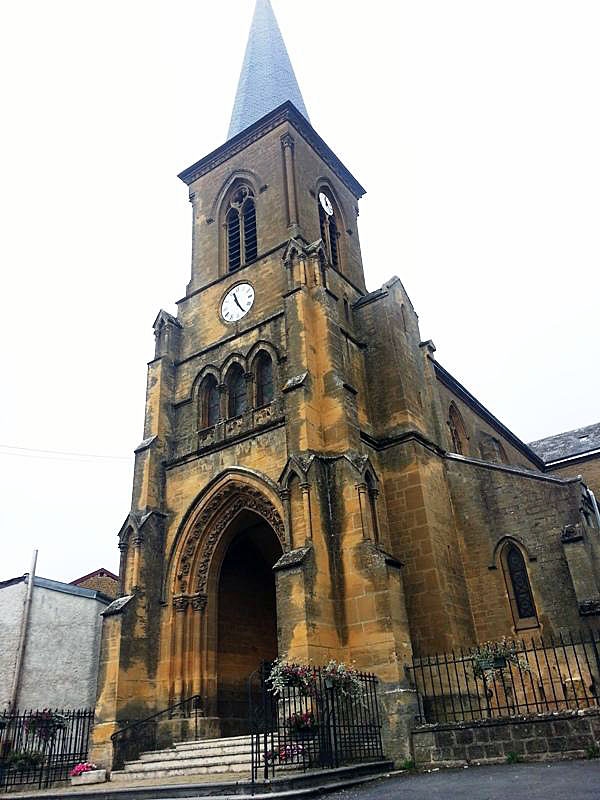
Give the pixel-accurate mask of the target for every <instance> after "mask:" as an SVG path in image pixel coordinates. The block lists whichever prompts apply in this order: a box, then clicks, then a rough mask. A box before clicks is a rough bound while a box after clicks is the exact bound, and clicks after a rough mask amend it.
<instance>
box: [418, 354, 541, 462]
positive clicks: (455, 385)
mask: <svg viewBox="0 0 600 800" xmlns="http://www.w3.org/2000/svg"><path fill="white" fill-rule="evenodd" d="M433 366H434V369H435V374H436V376H437V378H438V380H440V381H441V382H442V383H443V384H444V385H445V386H447V387H448V388H449V389H450V390H451V391H452V392H454V393H455V394H456V395H457V396H458V397H460V399H461V400H463V401H464V402H465V403H466V404H467V405H469V406H470V407H471V408H472V409H473V410H474V411H475V412H476V413H477V414H478V415H479V416H480V417H481V418H482V419H484V420H485V421H486V422H487V423H488V425H490V427H492V428H494V429H495V430H496V431H498V433H499V434H500V435H501V436H502V437H503V438H504V439H505V440H506V441H507V442H510V444H512V446H513V447H514V448H515V449H517V450H519V451H520V452H521V453H522V454H523V455H524V456H526V457H527V458H528V459H529V460H530V461H532V462H533V464H535V465H536V466H537V467H538V468H539V469H541V470H543V469H544V464H543V459H540V456H539V454H538V453H537V452H536V451H535V450H534V448H533V447H531V445H527V444H525V442H523V441H521V439H519V437H518V436H517V435H516V434H514V433H513V432H512V431H511V430H510V428H507V427H506V425H504V424H503V423H502V422H500V420H499V419H498V418H497V417H495V416H494V415H493V414H492V413H491V411H488V409H487V408H486V407H485V406H484V405H483V404H482V403H480V402H479V400H478V399H477V398H476V397H474V396H473V395H472V394H471V392H469V391H468V389H465V387H464V386H463V385H462V384H461V383H459V382H458V381H457V380H456V378H455V377H454V376H453V375H451V374H450V373H449V372H448V370H446V369H444V367H442V365H441V364H440V363H439V362H438V361H434V362H433Z"/></svg>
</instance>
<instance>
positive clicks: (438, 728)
mask: <svg viewBox="0 0 600 800" xmlns="http://www.w3.org/2000/svg"><path fill="white" fill-rule="evenodd" d="M598 742H600V709H598V708H594V709H587V710H582V711H562V712H559V713H554V714H540V715H537V716H534V717H531V716H530V717H517V718H514V719H489V720H481V721H480V722H469V723H454V724H449V723H443V724H438V725H422V726H419V727H418V728H416V729H415V730H413V732H412V746H413V754H414V760H415V763H416V764H417V766H437V767H441V766H444V767H455V766H463V765H465V764H497V763H504V762H505V761H506V760H507V758H508V759H513V758H514V759H518V760H523V761H544V760H550V759H557V758H583V757H586V756H587V755H588V751H590V750H591V749H593V748H595V747H597V746H598Z"/></svg>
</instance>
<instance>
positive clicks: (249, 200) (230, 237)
mask: <svg viewBox="0 0 600 800" xmlns="http://www.w3.org/2000/svg"><path fill="white" fill-rule="evenodd" d="M229 206H230V208H229V211H228V212H227V216H226V218H225V227H226V230H227V270H228V272H235V270H236V269H239V268H240V267H245V266H246V265H247V264H251V263H252V262H253V261H256V258H257V256H258V238H257V231H256V205H255V203H254V197H253V195H252V192H251V190H250V189H249V188H248V187H247V186H242V187H241V188H240V189H238V190H237V191H236V192H235V193H234V194H233V196H232V197H231V200H230V201H229Z"/></svg>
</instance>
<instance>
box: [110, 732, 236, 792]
mask: <svg viewBox="0 0 600 800" xmlns="http://www.w3.org/2000/svg"><path fill="white" fill-rule="evenodd" d="M250 770H251V737H250V736H231V737H228V738H225V739H202V740H201V741H197V742H181V743H179V744H176V745H174V746H173V747H170V748H169V749H168V750H155V751H153V752H149V753H141V754H140V757H139V759H138V760H137V761H128V762H127V763H126V764H125V767H124V769H122V770H119V771H117V772H113V773H112V774H111V777H110V779H111V781H114V782H115V783H129V782H131V781H138V780H145V779H150V780H151V779H157V778H175V777H179V776H185V775H214V776H215V777H216V776H219V780H221V779H224V780H225V779H227V778H230V779H231V780H240V778H241V777H244V778H247V777H249V775H250ZM240 773H241V774H240Z"/></svg>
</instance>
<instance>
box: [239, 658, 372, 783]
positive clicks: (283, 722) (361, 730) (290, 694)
mask: <svg viewBox="0 0 600 800" xmlns="http://www.w3.org/2000/svg"><path fill="white" fill-rule="evenodd" d="M270 671H271V664H270V663H269V662H266V663H265V664H263V665H262V666H261V667H260V669H259V670H257V671H256V672H254V673H253V674H252V675H251V676H250V679H249V706H250V731H251V734H252V782H253V783H254V782H255V781H256V780H257V779H259V777H262V778H263V779H264V780H268V779H269V778H271V777H273V776H274V775H275V774H276V772H279V771H282V770H284V771H285V770H307V769H319V768H320V769H331V768H334V767H338V766H340V765H342V764H353V763H359V762H366V761H376V760H380V759H383V758H384V754H383V745H382V741H381V722H380V716H379V705H378V699H377V684H378V681H377V678H376V677H375V675H372V674H370V673H365V672H361V673H358V675H357V677H358V680H359V681H360V687H361V690H360V692H359V693H358V694H357V695H355V696H351V695H349V694H348V693H346V692H345V691H344V689H342V688H341V687H340V685H339V684H338V685H336V683H335V682H334V681H332V680H331V679H330V678H329V677H328V676H327V675H326V674H324V671H323V670H322V669H321V668H319V667H311V668H310V672H311V680H310V686H309V687H308V688H307V687H299V686H285V687H284V688H282V689H280V692H279V693H278V694H275V693H274V692H273V691H272V687H271V686H270V685H269V683H268V681H267V679H268V677H269V675H270Z"/></svg>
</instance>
